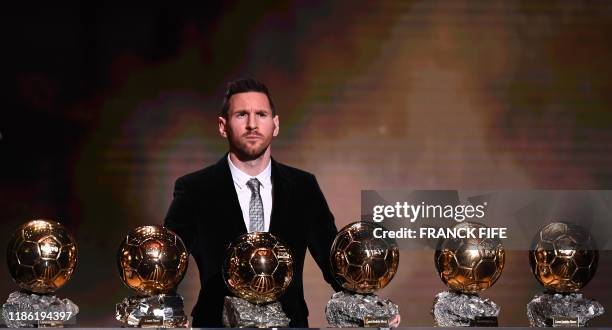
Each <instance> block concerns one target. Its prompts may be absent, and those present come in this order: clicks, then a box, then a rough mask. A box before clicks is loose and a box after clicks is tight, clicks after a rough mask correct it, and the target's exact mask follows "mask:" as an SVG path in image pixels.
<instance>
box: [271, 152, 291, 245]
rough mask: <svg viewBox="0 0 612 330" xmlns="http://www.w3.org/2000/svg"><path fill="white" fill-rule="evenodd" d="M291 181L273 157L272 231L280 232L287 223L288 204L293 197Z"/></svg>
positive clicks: (273, 232) (274, 232)
mask: <svg viewBox="0 0 612 330" xmlns="http://www.w3.org/2000/svg"><path fill="white" fill-rule="evenodd" d="M291 190H292V189H291V182H290V181H289V178H288V177H287V175H285V173H284V172H283V169H282V168H281V167H280V166H279V164H278V163H277V162H276V161H275V160H274V159H272V214H271V215H270V232H271V233H272V234H280V233H281V231H282V228H283V227H284V226H285V225H286V224H285V223H284V222H285V221H286V220H285V219H287V216H288V214H289V210H288V205H289V201H290V199H291Z"/></svg>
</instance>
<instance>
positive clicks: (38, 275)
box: [6, 220, 77, 293]
mask: <svg viewBox="0 0 612 330" xmlns="http://www.w3.org/2000/svg"><path fill="white" fill-rule="evenodd" d="M6 259H7V262H8V268H9V272H10V273H11V276H12V277H13V279H14V280H15V282H17V284H18V285H19V287H21V288H22V289H25V290H28V291H31V292H36V293H51V292H54V291H55V290H57V289H59V288H60V287H62V286H63V285H64V284H66V282H68V280H69V279H70V277H71V276H72V273H73V272H74V268H75V267H76V264H77V248H76V243H75V240H74V237H73V236H72V235H71V234H70V233H69V232H68V230H66V228H65V227H64V226H62V225H61V224H59V223H57V222H55V221H50V220H32V221H30V222H28V223H25V224H23V225H22V226H21V227H19V229H17V231H16V232H15V233H14V234H13V237H12V238H11V240H10V241H9V243H8V248H7V258H6Z"/></svg>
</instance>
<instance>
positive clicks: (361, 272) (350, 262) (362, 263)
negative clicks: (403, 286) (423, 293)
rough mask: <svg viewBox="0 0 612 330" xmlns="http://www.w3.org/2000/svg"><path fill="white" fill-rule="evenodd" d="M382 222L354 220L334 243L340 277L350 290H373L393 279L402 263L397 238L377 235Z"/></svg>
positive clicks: (333, 259) (333, 263) (332, 258)
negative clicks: (375, 235)
mask: <svg viewBox="0 0 612 330" xmlns="http://www.w3.org/2000/svg"><path fill="white" fill-rule="evenodd" d="M376 228H382V227H381V226H379V225H377V224H375V223H373V222H354V223H351V224H349V225H347V226H346V227H344V228H342V229H341V230H340V232H338V235H336V238H335V239H334V243H333V244H332V247H331V253H330V261H331V266H332V271H333V273H334V276H335V278H336V281H338V283H339V284H340V285H342V287H343V288H344V289H346V290H349V291H352V292H357V293H366V294H367V293H372V292H374V291H376V290H379V289H382V288H384V287H385V286H387V284H389V282H391V279H393V276H394V275H395V273H396V272H397V266H398V264H399V250H398V248H397V244H396V242H395V240H394V239H383V238H375V237H374V234H373V231H374V229H376Z"/></svg>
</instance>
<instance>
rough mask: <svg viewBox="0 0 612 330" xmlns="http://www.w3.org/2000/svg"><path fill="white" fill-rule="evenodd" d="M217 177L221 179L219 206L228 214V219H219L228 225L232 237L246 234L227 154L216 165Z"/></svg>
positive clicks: (219, 183)
mask: <svg viewBox="0 0 612 330" xmlns="http://www.w3.org/2000/svg"><path fill="white" fill-rule="evenodd" d="M216 167H217V168H216V172H217V175H216V178H217V180H219V182H218V184H217V186H218V187H219V191H218V192H219V196H218V198H219V204H218V205H219V206H220V207H222V208H224V209H225V210H226V211H227V212H225V211H223V210H222V212H221V214H227V216H228V218H227V219H219V220H220V221H221V222H222V223H225V224H226V225H225V226H224V227H226V228H227V232H228V233H229V234H231V237H232V238H231V239H232V240H233V239H235V238H236V237H238V236H240V235H242V234H246V233H247V229H246V225H245V224H244V219H243V218H242V211H241V209H240V203H239V202H238V195H237V194H236V189H235V188H234V180H233V179H232V173H231V172H230V169H229V164H228V163H227V154H225V156H224V157H223V158H222V159H221V160H220V161H219V162H218V163H217V165H216Z"/></svg>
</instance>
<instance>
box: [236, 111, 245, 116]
mask: <svg viewBox="0 0 612 330" xmlns="http://www.w3.org/2000/svg"><path fill="white" fill-rule="evenodd" d="M244 116H246V113H244V112H238V113H237V114H236V117H244Z"/></svg>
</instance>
